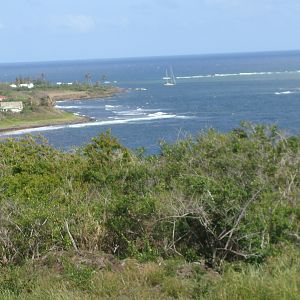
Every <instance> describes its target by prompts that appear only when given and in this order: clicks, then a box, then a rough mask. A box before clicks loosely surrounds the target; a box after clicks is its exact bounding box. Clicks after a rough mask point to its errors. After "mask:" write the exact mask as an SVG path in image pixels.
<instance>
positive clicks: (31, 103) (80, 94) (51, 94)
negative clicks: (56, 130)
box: [0, 83, 122, 132]
mask: <svg viewBox="0 0 300 300" xmlns="http://www.w3.org/2000/svg"><path fill="white" fill-rule="evenodd" d="M121 91H122V90H121V89H120V88H118V87H116V86H110V85H100V84H97V85H94V84H81V83H76V84H72V85H60V86H56V85H53V84H50V83H42V84H35V85H34V87H33V88H30V89H29V88H27V87H26V86H25V87H20V86H17V87H11V85H9V84H8V83H0V95H1V97H2V101H1V100H0V101H1V102H0V104H1V103H2V104H3V103H4V101H5V103H6V104H9V105H8V107H13V104H14V103H18V104H19V106H20V105H21V111H20V112H13V111H11V110H10V109H1V110H0V132H8V131H13V130H19V129H26V128H35V127H42V126H51V125H61V124H75V123H84V122H87V121H91V119H90V118H88V117H85V116H78V115H74V114H73V113H70V112H65V111H63V110H60V109H58V108H56V107H55V103H56V101H62V100H84V99H96V98H97V99H99V98H107V97H111V96H113V95H114V94H116V93H119V92H121ZM2 106H3V107H4V105H2Z"/></svg>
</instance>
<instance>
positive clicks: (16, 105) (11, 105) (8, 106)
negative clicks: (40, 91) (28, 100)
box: [0, 101, 23, 113]
mask: <svg viewBox="0 0 300 300" xmlns="http://www.w3.org/2000/svg"><path fill="white" fill-rule="evenodd" d="M22 110H23V103H22V101H11V102H0V111H11V112H14V113H19V112H21V111H22Z"/></svg>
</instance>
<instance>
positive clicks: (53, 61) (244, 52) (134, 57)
mask: <svg viewBox="0 0 300 300" xmlns="http://www.w3.org/2000/svg"><path fill="white" fill-rule="evenodd" d="M284 52H300V49H292V50H258V51H243V52H213V53H202V54H196V53H194V54H169V55H146V56H124V57H104V58H75V59H53V60H36V61H16V62H0V65H10V64H35V63H55V62H74V61H101V60H103V61H113V60H126V59H128V60H130V59H150V58H168V57H186V56H218V55H243V54H266V53H274V54H275V53H284Z"/></svg>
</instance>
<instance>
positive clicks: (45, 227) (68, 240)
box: [0, 124, 300, 300]
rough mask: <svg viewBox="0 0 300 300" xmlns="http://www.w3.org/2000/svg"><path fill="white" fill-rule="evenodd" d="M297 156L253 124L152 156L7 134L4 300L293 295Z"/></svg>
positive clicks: (299, 227) (299, 185)
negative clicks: (59, 145) (57, 145)
mask: <svg viewBox="0 0 300 300" xmlns="http://www.w3.org/2000/svg"><path fill="white" fill-rule="evenodd" d="M299 154H300V137H299V136H294V137H288V138H284V137H283V136H282V134H281V133H280V132H279V131H278V129H277V127H275V126H271V127H265V126H262V125H252V124H244V125H243V126H242V127H240V128H237V129H235V130H233V131H231V132H229V133H226V134H221V133H217V132H216V131H214V130H209V131H208V132H204V133H201V134H199V135H198V136H197V137H195V138H187V139H185V140H182V141H178V142H177V143H176V144H174V145H168V144H164V145H162V148H161V153H160V154H157V155H152V156H143V153H141V152H133V151H130V150H129V149H126V148H125V147H124V146H122V145H121V144H120V143H119V142H118V141H117V139H116V138H114V137H112V136H111V135H110V133H109V132H106V133H103V134H101V135H100V136H99V137H96V138H93V139H92V141H91V142H90V143H89V144H87V145H85V146H83V147H81V148H79V149H77V150H76V151H74V152H72V153H64V152H61V151H59V150H57V149H54V148H53V147H51V146H50V145H49V144H48V143H47V141H45V140H43V138H42V137H31V136H26V137H23V138H20V139H17V140H15V139H10V138H9V139H6V140H4V141H3V142H2V143H0V191H1V192H0V203H1V205H0V299H17V298H19V299H42V298H45V299H71V298H72V299H150V298H153V297H156V298H157V299H208V300H211V299H233V300H234V299H271V300H272V299H274V300H275V299H298V298H299V291H300V282H299V278H300V276H299V275H300V251H299V240H300V239H299V232H300V207H299V195H300V193H299V191H300V181H299V179H300V176H299V174H300V173H299V172H300V168H299V167H300V155H299ZM217 272H218V273H217Z"/></svg>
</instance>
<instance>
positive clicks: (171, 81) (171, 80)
mask: <svg viewBox="0 0 300 300" xmlns="http://www.w3.org/2000/svg"><path fill="white" fill-rule="evenodd" d="M163 80H164V81H165V83H164V85H165V86H173V85H176V80H175V76H174V73H173V69H172V67H170V71H169V72H168V69H166V76H165V77H163Z"/></svg>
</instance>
